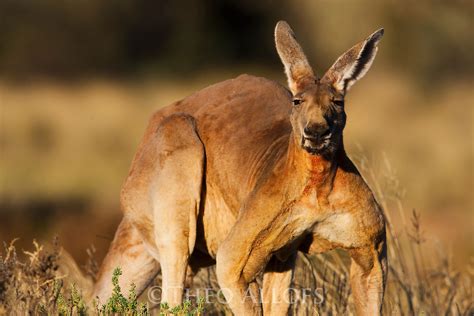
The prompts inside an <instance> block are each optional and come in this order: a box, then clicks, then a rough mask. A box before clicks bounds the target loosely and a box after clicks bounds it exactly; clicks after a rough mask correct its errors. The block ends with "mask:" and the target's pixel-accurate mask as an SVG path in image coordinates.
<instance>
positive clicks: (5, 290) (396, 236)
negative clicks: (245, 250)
mask: <svg viewBox="0 0 474 316" xmlns="http://www.w3.org/2000/svg"><path fill="white" fill-rule="evenodd" d="M358 160H359V163H358V165H359V167H360V168H361V169H362V172H363V174H364V175H365V176H366V177H367V180H368V181H369V182H370V183H371V184H372V187H373V188H374V191H375V193H376V195H377V197H378V201H379V202H380V203H381V204H382V205H383V207H384V209H385V214H386V217H387V220H388V227H387V228H388V249H389V277H388V284H387V289H386V294H385V300H384V314H385V315H472V313H474V299H473V283H472V282H473V277H474V274H473V271H474V267H472V266H468V267H466V269H463V270H461V271H458V270H456V269H455V268H454V267H453V265H452V261H451V258H450V257H449V255H448V254H447V253H446V251H445V249H443V248H442V247H441V246H440V245H439V244H437V243H436V241H435V240H434V239H431V238H430V237H429V236H427V235H425V233H424V232H423V225H422V219H421V218H420V215H419V214H418V213H417V212H416V211H415V210H413V211H412V212H408V211H407V210H406V209H404V207H403V205H402V200H401V197H400V192H402V190H401V188H400V186H399V184H398V181H397V179H396V177H394V175H393V170H392V168H391V166H390V164H389V163H388V162H387V161H383V163H382V164H381V165H380V168H381V169H380V170H375V169H376V168H374V167H373V166H374V163H372V162H369V161H368V160H367V159H365V158H362V159H358ZM380 174H381V175H383V176H382V177H377V176H376V175H380ZM393 217H400V218H402V223H403V225H397V226H395V225H393V221H392V220H391V219H392V218H393ZM24 254H25V255H26V260H24V261H21V260H19V259H18V256H17V254H16V250H15V247H14V243H13V242H12V243H11V244H10V245H6V246H5V251H4V252H3V253H2V255H1V257H0V304H1V305H0V314H6V313H9V314H10V313H15V314H24V313H33V314H37V313H48V314H51V313H53V314H54V313H61V311H65V314H85V313H88V314H110V313H111V311H114V310H119V311H120V310H121V311H123V313H124V314H129V315H139V314H143V313H144V314H148V313H155V312H156V313H158V311H161V313H162V314H167V313H174V314H178V315H184V314H186V313H188V312H190V311H193V310H194V311H196V310H197V309H194V307H193V305H192V304H191V303H186V304H185V305H183V307H181V308H180V309H173V310H170V309H168V308H167V307H166V306H163V305H162V306H161V309H160V308H159V307H158V306H155V307H153V306H149V307H148V308H146V307H145V306H142V305H140V304H139V303H138V302H137V301H136V297H134V296H133V295H132V298H131V299H130V298H128V299H127V298H125V297H123V296H122V295H121V294H120V289H118V292H117V293H118V294H114V296H113V297H112V298H111V299H110V300H109V301H108V303H106V304H105V305H103V306H102V309H101V308H100V307H99V308H96V309H93V308H92V309H91V308H89V309H87V308H86V302H84V300H83V299H82V296H81V293H82V292H81V289H80V288H78V287H77V286H74V285H71V279H73V278H74V277H73V275H74V272H72V273H70V275H69V276H68V275H67V273H66V274H64V271H71V270H70V269H69V270H68V267H62V268H61V267H60V265H61V263H60V262H67V260H66V261H64V260H62V261H60V260H59V259H60V256H61V254H60V251H59V247H58V246H57V243H55V244H54V245H53V247H52V250H49V251H46V250H44V249H43V246H40V245H39V244H37V243H36V242H34V250H33V251H30V252H24ZM88 254H89V257H90V258H89V260H88V266H87V267H86V268H85V270H86V272H88V273H89V274H90V275H92V276H94V275H95V273H96V271H97V262H96V261H95V260H94V251H93V250H88ZM348 261H349V259H348V257H347V255H346V254H345V253H343V252H340V251H332V252H329V253H326V254H322V255H316V256H312V257H308V256H306V255H303V254H299V255H298V258H297V268H296V271H295V275H294V279H293V285H292V287H293V288H311V289H319V293H320V294H321V296H322V297H323V300H314V299H310V300H308V299H302V298H301V297H299V296H297V295H296V296H295V294H294V293H292V294H293V296H294V297H293V298H292V299H293V302H294V303H293V304H292V305H291V314H293V315H314V314H318V315H341V314H344V315H345V314H352V311H353V302H352V296H351V291H350V286H349V283H348V282H349V269H348ZM64 264H65V265H71V264H70V263H64ZM64 268H66V269H64ZM118 275H119V273H117V275H116V276H115V277H118ZM68 278H69V279H68ZM115 282H117V281H116V280H115ZM160 283H161V282H160V277H158V278H157V280H156V284H160ZM65 284H69V285H68V286H65ZM83 286H85V285H83ZM193 288H195V289H198V288H200V289H202V288H213V289H215V291H216V292H217V291H218V284H217V281H216V276H215V270H214V267H212V268H208V269H203V270H201V271H200V272H199V273H198V274H197V275H196V277H195V279H194V281H193ZM114 293H115V292H114ZM143 299H146V295H144V297H143ZM117 302H118V303H117ZM130 302H132V303H130ZM133 302H134V303H133ZM88 303H89V304H90V305H91V306H94V304H92V303H91V302H88ZM114 304H115V305H114ZM117 304H118V305H117ZM120 304H122V305H120ZM110 306H112V307H110ZM114 306H115V307H114ZM117 306H119V307H120V306H122V307H120V308H125V309H123V310H122V309H113V308H119V307H117ZM123 306H125V307H123ZM127 306H132V307H133V306H134V307H133V308H134V309H131V310H129V309H127V308H129V307H127ZM138 306H142V307H140V308H138ZM132 307H130V308H132ZM107 308H108V309H107ZM163 308H165V310H166V312H164V309H163ZM204 308H205V314H206V315H207V314H210V315H213V314H215V315H224V314H230V311H229V308H228V307H227V306H226V305H225V304H219V303H216V302H215V303H214V304H212V305H207V306H204ZM201 310H202V309H199V311H201ZM183 311H185V312H183ZM191 314H192V313H191ZM196 315H199V312H197V313H196Z"/></svg>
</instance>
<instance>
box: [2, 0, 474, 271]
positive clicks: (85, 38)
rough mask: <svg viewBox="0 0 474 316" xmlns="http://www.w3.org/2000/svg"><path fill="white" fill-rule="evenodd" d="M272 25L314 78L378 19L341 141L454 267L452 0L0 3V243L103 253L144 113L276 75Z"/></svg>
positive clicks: (465, 132) (472, 41) (458, 98)
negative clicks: (365, 161) (371, 53)
mask: <svg viewBox="0 0 474 316" xmlns="http://www.w3.org/2000/svg"><path fill="white" fill-rule="evenodd" d="M280 19H285V20H287V21H288V22H289V23H290V24H291V25H292V26H293V28H294V30H295V32H296V35H297V37H298V39H299V41H300V42H301V44H302V46H303V47H304V48H305V51H306V53H307V55H308V58H309V59H310V62H311V63H312V65H313V67H314V69H315V71H316V72H317V73H318V74H319V75H322V74H323V73H324V71H325V70H326V69H327V68H328V67H329V66H330V65H331V63H332V62H333V61H334V60H335V59H336V58H337V57H338V56H339V55H340V54H341V53H342V52H343V51H345V50H346V49H348V48H349V47H351V46H352V45H353V44H355V43H356V42H358V41H360V40H362V39H364V38H365V37H366V36H367V35H369V34H370V33H372V32H373V31H374V30H376V29H377V28H379V27H381V26H383V27H385V30H386V33H385V37H384V39H383V41H382V43H381V45H380V50H379V55H378V57H377V59H376V61H375V64H374V67H373V68H372V70H371V71H370V72H369V74H368V75H367V77H366V78H365V79H364V80H362V81H361V82H360V83H358V84H357V85H356V87H354V88H353V89H352V91H351V93H350V95H349V96H348V101H347V103H346V104H347V112H348V117H349V121H348V126H347V128H346V136H345V141H346V147H347V150H348V152H349V153H350V154H352V155H353V156H357V155H365V156H369V157H372V158H373V159H372V160H373V161H379V162H380V163H385V159H387V160H388V161H390V166H391V167H392V168H393V169H395V170H396V174H397V177H396V181H399V182H400V185H401V187H404V188H405V190H400V192H397V194H399V195H401V196H403V199H404V203H405V204H406V205H407V207H409V208H416V209H417V210H418V211H419V212H420V213H421V215H422V221H424V222H425V226H424V227H425V228H426V230H427V231H426V233H427V235H432V236H436V238H438V239H440V241H441V242H442V243H444V244H445V245H447V246H448V247H449V249H451V250H452V251H453V253H454V255H455V261H456V262H458V263H459V264H464V263H465V262H467V261H468V260H469V258H470V257H471V256H472V254H473V252H474V245H473V242H472V240H473V237H474V236H473V233H472V231H473V222H474V218H473V198H472V191H473V165H472V163H473V130H472V120H473V110H472V109H473V103H474V96H473V89H472V88H473V86H472V83H473V82H472V80H473V67H474V60H473V55H474V54H473V48H474V38H473V25H472V21H473V3H472V1H462V0H453V1H448V0H445V1H441V0H431V1H428V0H420V1H409V0H398V1H395V0H384V1H368V0H359V1H355V0H348V1H342V0H332V1H329V0H319V1H312V0H293V1H290V0H283V1H270V0H266V1H255V0H253V1H250V0H227V1H217V0H199V1H198V0H189V1H184V0H175V1H170V0H159V1H158V0H156V1H146V0H136V1H133V2H132V1H125V0H117V1H113V2H109V1H102V0H99V1H93V0H83V1H71V0H66V1H58V0H42V1H34V0H0V124H1V125H0V241H9V240H11V239H12V238H15V237H20V238H21V240H20V242H19V245H20V246H21V245H29V244H30V242H31V238H38V239H46V240H50V239H51V238H52V236H53V235H55V234H58V235H59V237H60V240H61V243H62V244H63V245H64V247H65V248H66V249H68V250H69V251H71V252H72V254H73V255H74V256H75V258H77V259H78V260H79V261H80V262H84V261H85V260H86V251H85V249H86V248H87V247H88V246H89V245H91V244H94V245H95V247H96V249H97V253H98V256H99V257H100V256H102V255H103V254H104V252H105V250H106V249H107V247H108V244H109V242H110V240H111V239H112V237H113V233H114V230H115V228H116V225H117V223H118V221H119V219H120V216H121V213H120V210H119V206H118V196H119V190H120V185H121V183H122V181H123V180H124V179H125V176H126V175H127V172H128V167H129V164H130V161H131V159H132V156H133V154H134V151H135V149H136V146H137V144H138V142H139V140H140V137H141V134H142V133H143V131H144V128H145V126H146V123H147V118H148V116H149V115H150V114H151V113H152V111H154V110H155V109H158V108H159V107H161V106H165V105H167V104H169V103H171V102H172V101H175V100H177V99H180V98H183V97H185V96H186V95H189V94H190V93H192V92H194V91H196V90H199V89H201V88H203V87H205V86H208V85H210V84H212V83H215V82H218V81H221V80H224V79H228V78H231V77H234V76H236V75H238V74H240V73H250V74H254V75H258V76H265V77H268V78H271V79H274V80H277V81H279V82H282V83H283V84H285V78H284V75H283V71H282V69H283V67H282V65H281V63H280V61H279V59H278V56H277V54H276V52H275V49H274V44H273V28H274V25H275V23H276V22H277V21H278V20H280ZM394 181H395V180H394ZM395 220H396V219H395ZM25 247H26V246H25Z"/></svg>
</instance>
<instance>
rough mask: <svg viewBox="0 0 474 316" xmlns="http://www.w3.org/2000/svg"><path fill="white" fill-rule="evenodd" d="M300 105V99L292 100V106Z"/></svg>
mask: <svg viewBox="0 0 474 316" xmlns="http://www.w3.org/2000/svg"><path fill="white" fill-rule="evenodd" d="M298 104H301V99H293V105H298Z"/></svg>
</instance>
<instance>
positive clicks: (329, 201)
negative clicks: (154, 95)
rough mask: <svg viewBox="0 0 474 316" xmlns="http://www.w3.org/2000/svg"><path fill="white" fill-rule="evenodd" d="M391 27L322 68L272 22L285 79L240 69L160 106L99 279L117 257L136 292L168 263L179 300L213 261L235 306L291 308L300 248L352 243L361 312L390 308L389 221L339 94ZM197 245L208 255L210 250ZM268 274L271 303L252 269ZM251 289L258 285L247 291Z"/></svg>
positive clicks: (104, 293)
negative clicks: (357, 155)
mask: <svg viewBox="0 0 474 316" xmlns="http://www.w3.org/2000/svg"><path fill="white" fill-rule="evenodd" d="M382 35H383V29H380V30H378V31H376V32H375V33H373V34H372V35H370V36H369V37H368V38H367V39H365V40H364V41H362V42H360V43H358V44H357V45H355V46H353V47H352V48H351V49H349V50H348V51H346V52H345V53H344V54H342V55H341V56H340V57H339V58H338V59H337V60H336V62H335V63H334V64H333V65H332V66H331V67H330V69H329V70H328V71H327V72H326V73H325V74H324V76H322V77H321V78H318V77H317V76H316V75H315V74H314V72H313V70H312V68H311V66H310V65H309V63H308V60H307V58H306V56H305V54H304V52H303V50H302V48H301V47H300V45H299V44H298V42H297V41H296V39H295V36H294V33H293V31H292V29H291V28H290V26H289V25H288V24H287V23H286V22H284V21H280V22H278V23H277V25H276V28H275V43H276V49H277V52H278V54H279V56H280V58H281V60H282V62H283V64H284V69H285V73H286V76H287V79H288V85H289V88H290V91H288V90H287V89H285V88H284V87H283V86H281V85H280V84H278V83H276V82H273V81H271V80H267V79H264V78H258V77H253V76H249V75H241V76H239V77H237V78H235V79H231V80H227V81H224V82H221V83H218V84H215V85H212V86H210V87H208V88H205V89H203V90H201V91H199V92H196V93H195V94H193V95H191V96H189V97H187V98H185V99H183V100H181V101H177V102H175V103H173V104H171V105H169V106H167V107H165V108H162V109H160V110H159V111H157V112H155V113H154V114H153V115H152V117H151V119H150V121H149V124H148V127H147V129H146V131H145V135H144V137H143V140H142V141H141V143H140V145H139V147H138V151H137V153H136V155H135V157H134V158H133V162H132V165H131V169H130V172H129V174H128V177H127V179H126V181H125V183H124V185H123V188H122V191H121V196H120V198H121V206H122V209H123V213H124V216H123V219H122V222H121V223H120V225H119V227H118V229H117V232H116V234H115V237H114V240H113V242H112V244H111V246H110V249H109V252H108V254H107V256H106V257H105V259H104V261H103V263H102V266H101V269H100V272H99V276H98V281H97V282H96V284H95V288H94V295H95V296H97V297H99V299H100V300H102V301H104V300H105V299H106V298H107V297H108V296H109V295H110V294H111V291H112V287H111V284H110V278H111V275H112V271H113V269H114V268H115V267H117V266H120V267H121V268H122V271H123V275H122V278H121V280H120V282H121V285H122V288H127V287H128V285H129V284H130V283H131V282H134V283H135V285H136V290H137V292H138V293H141V292H142V291H143V290H144V289H145V288H146V287H147V285H148V284H149V283H150V282H151V281H152V280H153V279H154V277H155V276H156V275H157V273H158V272H159V271H160V270H161V273H162V279H163V282H162V301H163V302H167V303H168V304H169V305H170V306H175V305H178V304H181V303H182V296H183V288H184V283H185V278H186V271H187V269H188V266H190V267H192V268H196V267H199V266H204V265H210V264H214V263H215V264H216V273H217V278H218V282H219V285H220V287H221V289H222V290H223V293H224V295H225V298H226V300H227V302H228V304H229V306H230V308H231V309H232V311H233V313H234V314H236V315H244V316H247V315H261V314H262V313H263V314H264V315H286V314H287V311H288V303H285V302H288V300H287V299H285V298H288V297H287V295H288V291H287V290H286V289H288V287H289V286H290V282H291V277H292V270H293V268H294V265H295V254H296V252H297V251H304V252H306V253H309V254H313V253H321V252H324V251H327V250H331V249H334V248H342V249H345V250H347V251H348V252H349V254H350V256H351V259H352V262H351V268H350V275H351V277H350V282H351V287H352V291H353V294H354V303H355V309H356V313H357V314H358V315H377V314H380V313H381V308H382V300H383V294H384V287H385V280H386V273H387V255H386V253H387V251H386V239H385V222H384V215H383V212H382V210H381V207H380V206H379V205H378V204H377V202H376V200H375V198H374V195H373V194H372V192H371V190H370V188H369V187H368V185H367V184H366V182H365V181H364V179H363V178H362V176H361V175H360V174H359V172H358V171H357V169H356V167H355V166H354V164H353V163H352V162H351V160H350V159H349V158H348V157H347V155H346V153H345V151H344V146H343V129H344V126H345V124H346V114H345V112H344V107H345V105H344V97H345V95H346V93H347V92H348V90H349V89H350V88H351V87H352V85H353V84H354V83H355V82H356V81H357V80H359V79H360V78H362V77H363V76H364V75H365V74H366V73H367V71H368V70H369V68H370V66H371V64H372V62H373V60H374V58H375V55H376V53H377V44H378V42H379V41H380V39H381V38H382ZM202 258H207V259H208V260H204V259H202ZM262 275H263V298H264V299H263V304H261V303H260V302H258V301H256V300H253V299H251V298H252V297H253V298H255V297H259V296H258V293H257V291H258V287H257V283H256V278H257V277H260V276H262ZM249 293H253V295H249Z"/></svg>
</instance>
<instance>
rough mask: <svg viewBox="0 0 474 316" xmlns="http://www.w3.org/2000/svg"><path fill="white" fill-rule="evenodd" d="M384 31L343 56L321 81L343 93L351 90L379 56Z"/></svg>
mask: <svg viewBox="0 0 474 316" xmlns="http://www.w3.org/2000/svg"><path fill="white" fill-rule="evenodd" d="M383 32H384V31H383V29H379V30H377V31H376V32H374V33H373V34H372V35H370V36H369V37H368V38H367V39H366V40H365V41H363V42H360V43H358V44H356V45H355V46H354V47H352V48H351V49H349V50H348V51H347V52H345V53H344V54H342V55H341V56H340V57H339V58H338V59H337V60H336V62H335V63H334V64H333V65H332V66H331V68H329V70H328V71H327V72H326V74H325V75H324V76H323V78H322V79H321V81H324V82H329V83H331V84H332V85H333V86H334V88H336V89H337V90H338V91H340V92H341V93H343V94H345V93H346V92H347V91H348V90H349V88H350V87H351V86H352V85H353V84H354V83H355V82H356V81H357V80H359V79H360V78H362V77H363V76H364V75H365V74H366V73H367V71H368V70H369V68H370V66H371V65H372V62H373V61H374V59H375V55H376V54H377V49H378V48H377V44H378V42H379V41H380V39H381V38H382V36H383Z"/></svg>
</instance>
